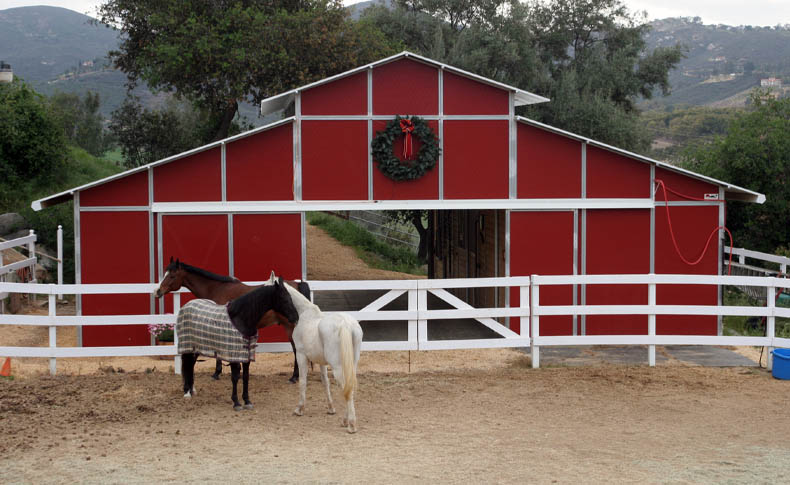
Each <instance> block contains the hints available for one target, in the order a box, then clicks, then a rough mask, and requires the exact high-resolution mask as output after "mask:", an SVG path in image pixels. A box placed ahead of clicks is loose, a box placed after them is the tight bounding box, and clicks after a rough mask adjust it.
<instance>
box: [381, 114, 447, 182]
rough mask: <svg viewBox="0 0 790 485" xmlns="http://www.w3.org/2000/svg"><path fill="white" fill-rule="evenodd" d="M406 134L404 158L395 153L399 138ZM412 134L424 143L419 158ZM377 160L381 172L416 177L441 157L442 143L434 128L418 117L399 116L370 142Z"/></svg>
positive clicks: (397, 176) (396, 178)
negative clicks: (415, 150)
mask: <svg viewBox="0 0 790 485" xmlns="http://www.w3.org/2000/svg"><path fill="white" fill-rule="evenodd" d="M400 136H403V137H404V139H403V158H404V160H401V159H399V158H398V157H396V156H395V155H393V153H392V144H393V143H394V142H395V139H397V138H398V137H400ZM412 136H416V137H417V138H418V139H419V140H420V143H422V146H421V147H420V151H419V152H417V155H416V157H415V156H414V153H413V150H412ZM370 148H371V154H372V155H373V160H375V161H376V162H378V164H379V170H381V173H383V174H384V175H386V176H387V177H389V178H391V179H392V180H414V179H418V178H420V177H422V176H423V175H425V172H427V171H428V170H430V169H432V168H433V167H434V166H435V165H436V161H437V160H439V152H440V148H439V142H438V140H437V139H436V135H435V134H434V132H433V130H431V127H430V126H428V123H426V122H425V120H424V119H422V118H419V117H417V116H411V117H405V118H401V117H400V116H396V117H395V119H394V120H392V121H390V122H389V123H387V127H386V128H384V129H383V130H382V131H379V132H377V133H376V136H375V137H374V138H373V141H372V142H371V143H370Z"/></svg>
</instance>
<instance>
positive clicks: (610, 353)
mask: <svg viewBox="0 0 790 485" xmlns="http://www.w3.org/2000/svg"><path fill="white" fill-rule="evenodd" d="M384 293H386V290H353V291H314V292H313V301H314V302H315V303H316V304H317V305H318V306H319V307H321V309H322V310H326V311H357V310H361V309H362V308H364V307H365V306H366V305H368V304H369V303H371V302H372V301H374V300H375V299H376V298H378V297H380V296H381V295H383V294H384ZM406 308H407V296H406V295H405V294H404V295H401V296H400V297H398V298H397V299H395V300H394V301H392V302H390V303H389V304H387V305H386V306H384V308H383V309H384V310H405V309H406ZM428 308H429V309H431V310H433V309H447V308H452V307H451V306H450V305H449V304H447V303H445V302H444V301H442V300H440V299H439V298H437V297H435V296H434V295H430V294H429V298H428ZM360 323H361V325H362V330H363V331H364V333H365V336H364V340H365V341H394V340H407V339H408V324H407V323H406V322H403V321H367V322H366V321H362V322H360ZM497 337H498V334H496V333H495V332H494V331H492V330H491V329H489V328H488V327H486V326H485V325H482V324H481V323H479V322H477V321H476V320H474V319H453V320H432V321H430V322H429V323H428V340H449V339H459V340H460V339H482V338H497ZM522 350H523V351H524V353H526V354H527V355H529V354H530V349H529V348H524V349H522ZM670 358H672V359H676V360H679V361H681V362H685V363H688V364H692V365H701V366H706V367H758V366H759V364H758V363H757V362H755V361H754V360H752V359H749V358H748V357H745V356H743V355H741V354H738V353H736V352H733V351H732V350H729V349H725V348H721V347H712V346H701V345H675V346H661V347H659V348H658V349H657V350H656V364H657V365H660V364H661V363H664V362H667V361H668V360H669V359H670ZM540 363H541V366H557V365H568V366H576V365H590V364H600V363H611V364H627V365H640V364H647V347H646V346H572V347H541V349H540Z"/></svg>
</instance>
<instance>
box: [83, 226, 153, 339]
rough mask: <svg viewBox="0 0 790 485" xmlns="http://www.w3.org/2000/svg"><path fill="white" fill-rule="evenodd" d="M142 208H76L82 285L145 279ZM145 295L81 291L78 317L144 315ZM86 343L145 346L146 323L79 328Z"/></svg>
mask: <svg viewBox="0 0 790 485" xmlns="http://www.w3.org/2000/svg"><path fill="white" fill-rule="evenodd" d="M148 243H149V239H148V213H147V212H81V213H80V275H81V281H82V283H86V284H91V283H148V282H149V280H150V272H149V270H150V266H149V261H150V257H149V254H148ZM150 311H151V299H150V296H149V295H146V294H132V295H84V296H83V297H82V314H83V315H147V314H149V313H150ZM82 342H83V345H84V346H86V347H104V346H116V345H148V344H149V343H150V342H151V337H150V335H149V334H148V329H147V328H146V326H145V325H101V326H84V327H83V330H82Z"/></svg>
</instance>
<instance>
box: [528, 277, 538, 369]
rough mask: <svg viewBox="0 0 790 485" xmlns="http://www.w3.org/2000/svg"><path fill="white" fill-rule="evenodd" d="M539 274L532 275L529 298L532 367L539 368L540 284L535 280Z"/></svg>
mask: <svg viewBox="0 0 790 485" xmlns="http://www.w3.org/2000/svg"><path fill="white" fill-rule="evenodd" d="M536 276H537V275H532V276H530V278H529V280H530V289H531V291H530V299H529V319H530V326H529V331H530V342H529V343H530V348H531V353H532V368H533V369H537V368H538V367H540V348H539V347H538V345H537V343H536V342H537V339H538V336H539V335H540V317H539V316H538V309H539V308H540V286H538V284H537V283H536V282H535V277H536Z"/></svg>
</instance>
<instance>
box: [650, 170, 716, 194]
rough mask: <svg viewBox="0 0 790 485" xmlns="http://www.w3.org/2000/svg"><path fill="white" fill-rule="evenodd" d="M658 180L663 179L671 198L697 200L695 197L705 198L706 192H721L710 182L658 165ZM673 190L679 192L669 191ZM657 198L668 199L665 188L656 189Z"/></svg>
mask: <svg viewBox="0 0 790 485" xmlns="http://www.w3.org/2000/svg"><path fill="white" fill-rule="evenodd" d="M656 180H657V181H658V180H663V181H664V185H665V186H666V188H667V196H668V198H669V200H671V201H672V200H695V199H702V200H704V199H705V194H717V195H718V193H719V188H718V187H717V186H715V185H713V184H709V183H707V182H703V181H701V180H697V179H695V178H691V177H687V176H685V175H682V174H679V173H676V172H670V171H669V170H665V169H663V168H658V167H656ZM670 190H673V191H675V192H677V193H678V194H682V195H678V194H673V193H672V192H669V191H670ZM684 195H685V196H688V197H683V196H684ZM656 200H658V201H663V200H666V199H665V198H664V190H663V189H661V188H659V189H658V190H657V191H656Z"/></svg>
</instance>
